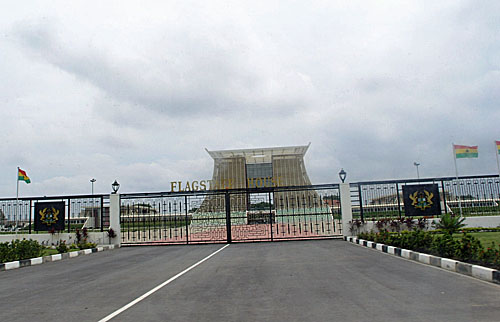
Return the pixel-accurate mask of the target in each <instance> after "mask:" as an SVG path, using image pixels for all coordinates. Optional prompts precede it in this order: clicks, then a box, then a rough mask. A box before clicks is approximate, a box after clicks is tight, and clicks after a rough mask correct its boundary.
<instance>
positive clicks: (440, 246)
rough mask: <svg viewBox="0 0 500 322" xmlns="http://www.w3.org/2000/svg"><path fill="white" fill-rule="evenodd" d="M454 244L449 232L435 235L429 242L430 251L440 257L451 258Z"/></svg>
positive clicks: (454, 247) (453, 253) (454, 248)
mask: <svg viewBox="0 0 500 322" xmlns="http://www.w3.org/2000/svg"><path fill="white" fill-rule="evenodd" d="M456 244H457V242H456V241H455V240H454V239H453V237H452V235H451V234H444V235H442V236H435V237H434V240H433V241H432V244H431V251H432V253H433V254H436V255H439V256H441V257H447V258H452V257H454V255H455V250H456V247H457V246H456Z"/></svg>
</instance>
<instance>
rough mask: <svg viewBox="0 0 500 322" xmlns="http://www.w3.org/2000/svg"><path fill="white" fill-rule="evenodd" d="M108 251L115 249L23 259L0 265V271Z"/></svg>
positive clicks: (89, 250)
mask: <svg viewBox="0 0 500 322" xmlns="http://www.w3.org/2000/svg"><path fill="white" fill-rule="evenodd" d="M110 249H115V245H103V246H99V247H96V248H89V249H83V250H79V251H74V252H69V253H62V254H56V255H48V256H43V257H37V258H30V259H23V260H20V261H14V262H7V263H0V271H8V270H11V269H16V268H21V267H28V266H33V265H39V264H43V263H47V262H55V261H60V260H63V259H68V258H73V257H77V256H83V255H89V254H92V253H97V252H102V251H104V250H110Z"/></svg>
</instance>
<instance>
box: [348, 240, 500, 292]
mask: <svg viewBox="0 0 500 322" xmlns="http://www.w3.org/2000/svg"><path fill="white" fill-rule="evenodd" d="M344 240H345V241H348V242H351V243H354V244H358V245H360V246H363V247H367V248H371V249H375V250H378V251H380V252H383V253H387V254H390V255H394V256H398V257H403V258H406V259H409V260H412V261H416V262H419V263H422V264H426V265H430V266H435V267H439V268H443V269H446V270H449V271H452V272H455V273H459V274H463V275H467V276H471V277H474V278H477V279H481V280H483V281H487V282H491V283H496V284H500V271H499V270H496V269H492V268H488V267H483V266H479V265H473V264H469V263H464V262H460V261H457V260H454V259H449V258H443V257H438V256H433V255H429V254H424V253H419V252H415V251H412V250H408V249H402V248H398V247H394V246H387V245H384V244H380V243H375V242H371V241H366V240H364V239H359V238H357V237H352V236H349V237H348V236H345V237H344Z"/></svg>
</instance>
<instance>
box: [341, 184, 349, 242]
mask: <svg viewBox="0 0 500 322" xmlns="http://www.w3.org/2000/svg"><path fill="white" fill-rule="evenodd" d="M340 213H341V214H342V236H344V237H345V236H349V235H350V224H349V223H350V222H352V203H351V189H350V186H349V183H341V184H340Z"/></svg>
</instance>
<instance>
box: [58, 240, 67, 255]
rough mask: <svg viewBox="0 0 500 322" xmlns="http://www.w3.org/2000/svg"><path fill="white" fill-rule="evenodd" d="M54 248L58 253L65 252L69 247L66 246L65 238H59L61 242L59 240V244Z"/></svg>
mask: <svg viewBox="0 0 500 322" xmlns="http://www.w3.org/2000/svg"><path fill="white" fill-rule="evenodd" d="M56 249H57V251H58V252H59V253H60V254H62V253H67V252H68V250H69V247H68V245H66V241H65V240H61V242H59V245H58V246H57V247H56Z"/></svg>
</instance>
